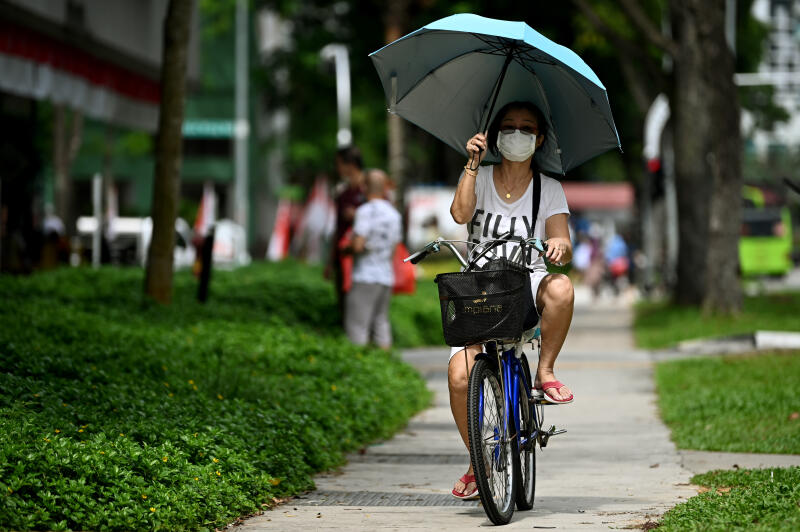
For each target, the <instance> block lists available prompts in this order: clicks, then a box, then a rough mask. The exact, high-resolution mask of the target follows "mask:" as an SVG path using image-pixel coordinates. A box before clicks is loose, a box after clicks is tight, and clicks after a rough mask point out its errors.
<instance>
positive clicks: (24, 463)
mask: <svg viewBox="0 0 800 532" xmlns="http://www.w3.org/2000/svg"><path fill="white" fill-rule="evenodd" d="M142 284H143V272H142V270H139V269H111V268H104V269H101V270H99V271H93V270H90V269H84V268H79V269H71V268H65V269H62V270H58V271H54V272H50V273H42V274H37V275H34V276H31V277H10V276H0V299H2V301H3V305H0V529H12V530H28V529H46V530H65V529H68V528H71V529H84V530H85V529H89V530H99V529H114V530H140V529H161V530H179V529H192V530H194V529H213V528H214V527H219V526H222V525H224V524H226V523H229V522H231V521H232V520H234V519H235V518H237V517H239V516H241V515H246V514H248V513H251V512H254V511H257V510H258V509H260V508H261V505H262V504H264V503H270V502H271V501H272V498H273V497H284V496H287V495H291V494H295V493H298V492H300V491H303V490H306V489H308V488H310V487H312V485H313V481H312V475H313V474H314V473H315V472H317V471H320V470H325V469H329V468H332V467H335V466H337V465H339V464H341V463H342V461H343V453H344V452H346V451H349V450H353V449H357V448H358V447H359V446H362V445H364V444H365V443H367V442H370V441H372V440H374V439H376V438H382V437H388V436H390V435H391V434H392V433H393V432H394V431H395V430H397V429H398V428H399V427H402V426H403V425H404V424H405V423H406V421H407V419H408V418H409V417H410V416H411V415H412V414H413V413H415V412H417V411H419V410H420V409H422V408H424V407H425V406H426V405H427V404H428V403H429V401H430V394H429V392H428V391H427V390H426V389H425V384H424V382H423V380H422V379H421V378H420V376H419V375H418V374H417V373H416V372H415V371H414V370H413V369H412V368H410V367H409V366H407V365H406V364H404V363H402V362H401V361H400V360H399V357H397V355H396V354H387V353H383V352H380V351H378V350H374V349H362V348H356V347H354V346H352V345H350V344H349V342H348V341H347V340H346V338H345V337H344V336H343V335H342V334H341V332H339V330H338V325H337V323H338V316H337V312H336V310H335V308H336V307H335V302H334V297H333V292H332V289H331V287H330V285H329V284H327V283H326V282H324V281H323V280H322V275H321V271H320V270H319V269H316V268H310V267H307V266H303V265H300V264H296V263H283V264H256V265H253V266H250V267H248V268H244V269H241V270H237V271H235V272H222V271H216V272H214V278H213V280H212V283H211V294H210V297H209V302H208V303H207V304H206V305H201V304H198V303H197V302H196V301H195V291H196V280H195V279H194V278H193V277H192V276H191V275H190V274H188V273H185V272H182V273H179V274H177V275H176V277H175V298H174V302H173V304H172V305H170V306H167V307H163V306H160V305H154V304H148V303H146V302H144V301H143V300H142V295H141V291H142ZM409 299H413V296H412V298H409ZM405 304H410V302H406V303H405ZM405 326H406V327H408V328H410V327H412V326H413V322H410V323H406V324H405Z"/></svg>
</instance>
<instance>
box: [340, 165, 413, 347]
mask: <svg viewBox="0 0 800 532" xmlns="http://www.w3.org/2000/svg"><path fill="white" fill-rule="evenodd" d="M386 180H387V176H386V173H384V172H383V171H381V170H370V171H369V172H367V175H366V194H367V202H366V203H364V204H363V205H361V206H360V207H358V209H356V211H355V216H354V222H353V238H352V240H351V242H350V244H349V245H348V246H346V247H345V248H344V252H346V253H352V254H353V255H354V260H353V274H352V281H353V282H352V286H351V287H350V291H349V292H348V293H347V296H346V304H345V331H346V332H347V336H348V338H350V341H351V342H353V343H354V344H357V345H364V344H366V343H367V342H368V341H369V340H370V339H372V341H373V342H374V343H375V344H376V345H378V347H381V348H383V349H389V348H391V346H392V330H391V325H390V324H389V301H390V299H391V296H392V286H393V284H394V270H393V265H392V258H393V256H394V250H395V247H396V246H397V244H398V242H400V240H401V237H402V220H401V217H400V213H399V212H397V209H395V208H394V207H393V206H392V204H391V203H390V202H389V201H387V200H386V199H385V196H386Z"/></svg>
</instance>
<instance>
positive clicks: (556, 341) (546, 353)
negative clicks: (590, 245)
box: [451, 274, 575, 400]
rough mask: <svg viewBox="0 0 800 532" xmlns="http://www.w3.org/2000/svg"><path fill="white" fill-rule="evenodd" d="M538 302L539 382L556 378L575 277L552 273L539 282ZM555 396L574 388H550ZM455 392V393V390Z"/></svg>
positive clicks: (566, 393) (564, 393) (571, 307)
mask: <svg viewBox="0 0 800 532" xmlns="http://www.w3.org/2000/svg"><path fill="white" fill-rule="evenodd" d="M536 306H537V308H538V309H539V313H540V314H541V316H542V324H541V328H542V351H541V354H540V355H539V366H538V368H537V369H536V382H537V383H542V382H548V381H554V380H556V376H555V374H554V373H553V367H554V365H555V363H556V358H557V357H558V353H559V352H560V351H561V346H562V345H564V340H565V339H566V337H567V332H568V331H569V325H570V323H572V310H573V308H574V306H575V291H574V290H573V288H572V281H570V280H569V277H567V276H566V275H562V274H553V275H548V276H547V277H545V278H544V279H542V282H541V283H539V291H538V293H537V296H536ZM548 390H549V391H548V393H549V394H550V395H551V396H552V397H553V398H554V399H558V400H561V399H566V398H567V397H569V396H570V394H572V391H571V390H570V389H569V388H567V387H566V386H564V387H563V388H561V389H560V390H556V389H555V388H548ZM451 396H452V394H451Z"/></svg>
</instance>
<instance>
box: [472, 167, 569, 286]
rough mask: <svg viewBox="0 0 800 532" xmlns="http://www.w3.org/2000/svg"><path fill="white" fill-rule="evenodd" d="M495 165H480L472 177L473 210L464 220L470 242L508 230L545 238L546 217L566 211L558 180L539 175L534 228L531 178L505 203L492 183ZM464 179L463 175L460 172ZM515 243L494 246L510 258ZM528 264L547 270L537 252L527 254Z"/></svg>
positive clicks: (496, 250)
mask: <svg viewBox="0 0 800 532" xmlns="http://www.w3.org/2000/svg"><path fill="white" fill-rule="evenodd" d="M493 175H494V166H481V167H480V168H479V169H478V176H477V177H476V178H475V195H476V196H477V202H476V203H475V212H474V213H473V215H472V220H470V221H469V222H467V230H468V231H469V241H470V242H473V243H476V244H477V243H479V242H483V241H484V240H491V239H494V238H498V237H499V236H501V235H502V234H503V233H506V232H507V231H511V232H512V234H513V236H514V237H519V238H521V239H524V238H531V237H535V238H540V239H542V240H544V239H545V220H547V219H548V218H550V217H551V216H553V215H554V214H562V213H565V214H569V207H567V198H566V196H565V195H564V189H563V188H562V187H561V183H559V182H558V181H556V180H555V179H553V178H551V177H547V176H544V175H542V176H541V178H542V188H541V196H540V199H539V214H538V216H537V219H536V224H535V230H534V227H532V226H531V215H532V214H533V204H532V197H533V179H531V182H530V183H529V184H528V188H527V190H526V191H525V194H523V195H522V197H521V198H519V199H517V200H516V201H515V202H513V203H506V202H505V201H503V200H502V199H501V198H500V195H499V194H498V193H497V190H496V189H495V186H494V180H493V179H492V177H493ZM462 178H463V174H462ZM516 247H518V245H517V244H514V243H511V242H508V243H506V244H503V245H501V246H498V247H497V248H495V249H494V253H495V254H497V255H498V256H500V257H510V256H511V253H512V251H513V250H514V248H516ZM526 262H527V264H528V267H531V268H533V269H534V270H539V271H543V272H546V271H547V266H546V265H545V263H544V259H542V258H541V257H539V256H538V253H535V252H533V253H531V254H529V256H528V257H527V261H526Z"/></svg>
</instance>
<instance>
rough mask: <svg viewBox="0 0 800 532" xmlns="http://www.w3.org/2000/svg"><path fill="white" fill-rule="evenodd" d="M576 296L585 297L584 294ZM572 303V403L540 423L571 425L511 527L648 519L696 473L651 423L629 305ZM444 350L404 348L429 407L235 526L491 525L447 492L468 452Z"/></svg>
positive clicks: (649, 392)
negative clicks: (424, 384)
mask: <svg viewBox="0 0 800 532" xmlns="http://www.w3.org/2000/svg"><path fill="white" fill-rule="evenodd" d="M579 295H580V294H579ZM585 299H586V298H584V297H580V298H578V302H579V303H578V304H577V305H576V312H575V318H574V321H573V325H572V329H571V331H570V334H569V337H568V339H567V343H566V345H565V346H564V350H563V352H562V354H561V355H560V357H559V360H558V363H557V367H556V373H557V376H558V377H559V379H561V380H562V381H563V382H565V383H567V384H569V385H570V387H571V388H572V390H573V391H574V392H575V397H576V400H575V402H574V403H573V404H571V405H565V406H552V407H547V409H546V412H545V423H546V424H555V425H557V426H559V427H564V428H566V429H567V430H568V432H567V434H564V435H561V436H554V437H553V438H552V439H551V440H550V445H549V446H548V447H547V448H546V449H545V450H544V451H543V452H537V477H536V499H535V503H534V508H533V510H531V511H528V512H515V514H514V519H513V521H512V522H511V523H510V524H509V525H508V526H507V528H512V529H517V528H524V529H531V528H536V529H559V530H608V529H609V528H628V527H634V526H636V525H641V524H642V523H645V522H647V521H648V520H655V519H656V518H657V516H658V515H660V514H661V513H663V512H664V511H666V510H667V509H669V508H671V507H672V506H674V505H675V504H677V503H680V502H682V501H684V500H686V499H687V498H689V497H691V496H693V495H694V494H695V493H696V491H695V490H694V489H693V488H692V487H691V486H690V485H689V484H688V482H689V477H690V475H691V473H690V472H689V471H688V470H686V469H683V468H682V467H681V456H679V454H678V452H677V451H676V450H675V447H674V445H673V444H672V443H671V442H670V439H669V432H668V430H667V428H666V427H665V426H664V425H663V424H662V423H661V421H660V420H659V418H658V415H657V410H656V405H655V391H654V387H653V380H652V378H651V374H652V362H651V359H650V357H649V355H648V354H647V352H644V351H637V350H635V349H634V347H633V341H632V338H631V332H630V321H631V311H630V308H629V306H627V305H624V304H621V303H620V304H616V303H604V304H596V305H590V304H589V303H588V301H586V303H581V301H584V300H585ZM447 353H448V351H447V349H445V348H437V349H422V350H411V351H407V352H406V353H405V354H404V356H405V358H406V360H408V362H409V363H411V364H413V365H414V366H416V367H417V368H418V369H419V370H420V372H421V373H422V374H423V375H424V376H425V377H426V379H427V381H428V386H429V387H430V388H431V389H432V390H433V391H434V392H435V394H436V396H435V399H434V404H433V406H432V407H431V408H429V409H428V410H426V411H424V412H422V413H420V414H419V415H417V416H416V417H415V418H413V419H412V420H411V422H410V423H409V425H408V427H406V429H405V430H403V431H402V432H401V433H399V434H397V435H396V436H395V437H394V438H393V439H392V440H390V441H386V442H382V443H377V444H375V445H372V446H370V447H368V448H367V449H366V452H365V453H364V454H356V455H353V456H350V457H349V462H348V464H347V465H346V466H345V467H343V468H342V469H341V470H340V471H337V472H335V473H328V474H322V475H319V476H318V477H317V479H316V483H317V491H315V492H312V493H309V494H307V495H304V496H301V497H298V498H295V499H294V500H292V501H290V502H289V503H287V504H284V505H281V506H278V507H276V508H274V509H272V510H271V511H267V512H266V513H264V514H263V515H261V516H258V517H255V518H252V519H249V520H247V521H245V523H244V524H243V526H242V527H241V530H243V531H248V532H251V531H259V530H324V529H341V530H364V531H367V530H369V531H372V530H405V529H417V530H459V531H461V530H469V529H473V528H478V527H486V526H491V522H490V521H489V520H488V519H487V518H486V514H485V513H484V511H483V509H482V508H481V507H480V505H479V504H478V503H477V502H461V501H457V500H455V499H453V498H452V497H451V496H450V489H451V488H452V486H453V482H454V481H455V479H457V478H458V477H460V476H461V475H462V474H463V473H464V472H465V471H466V468H467V463H468V456H467V452H466V449H465V448H464V446H463V444H462V443H461V440H460V438H459V436H458V433H457V431H456V428H455V424H454V422H453V420H452V417H451V415H450V407H449V399H448V396H447V381H446V361H447Z"/></svg>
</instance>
